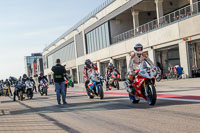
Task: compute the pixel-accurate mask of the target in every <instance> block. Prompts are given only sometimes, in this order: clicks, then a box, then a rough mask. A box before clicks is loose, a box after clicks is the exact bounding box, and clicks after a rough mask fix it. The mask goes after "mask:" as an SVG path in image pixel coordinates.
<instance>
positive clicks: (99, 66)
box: [97, 61, 101, 74]
mask: <svg viewBox="0 0 200 133" xmlns="http://www.w3.org/2000/svg"><path fill="white" fill-rule="evenodd" d="M97 67H98V72H99V73H100V74H101V63H100V61H97Z"/></svg>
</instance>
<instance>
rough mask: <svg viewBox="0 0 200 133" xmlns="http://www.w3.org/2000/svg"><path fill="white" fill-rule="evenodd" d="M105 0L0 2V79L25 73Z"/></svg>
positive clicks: (16, 0) (8, 0)
mask: <svg viewBox="0 0 200 133" xmlns="http://www.w3.org/2000/svg"><path fill="white" fill-rule="evenodd" d="M104 1H105V0H0V62H1V63H0V79H2V78H7V77H9V76H10V75H12V76H16V77H18V76H20V75H22V74H23V73H24V72H25V68H24V56H26V55H30V54H31V53H34V52H41V51H42V50H43V49H44V47H45V46H47V45H49V44H50V43H51V42H53V41H54V40H55V39H56V38H58V37H59V36H60V35H62V34H63V33H64V32H65V31H67V29H69V28H70V27H72V26H73V25H74V24H76V23H77V22H78V21H79V20H81V19H82V18H83V17H84V16H86V15H87V14H88V13H90V12H91V11H92V10H93V9H95V8H96V7H98V6H99V5H100V4H101V3H103V2H104Z"/></svg>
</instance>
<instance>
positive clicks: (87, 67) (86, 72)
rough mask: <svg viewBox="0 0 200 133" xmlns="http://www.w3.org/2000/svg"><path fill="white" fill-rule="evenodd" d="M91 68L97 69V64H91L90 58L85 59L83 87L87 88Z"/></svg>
mask: <svg viewBox="0 0 200 133" xmlns="http://www.w3.org/2000/svg"><path fill="white" fill-rule="evenodd" d="M93 70H96V71H98V68H97V66H96V65H95V64H93V63H92V62H91V60H90V59H86V60H85V66H84V70H83V74H84V78H85V88H88V84H89V82H90V80H89V76H90V74H91V73H92V71H93Z"/></svg>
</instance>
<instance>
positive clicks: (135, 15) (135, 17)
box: [131, 8, 139, 29]
mask: <svg viewBox="0 0 200 133" xmlns="http://www.w3.org/2000/svg"><path fill="white" fill-rule="evenodd" d="M131 14H132V16H133V28H134V29H135V28H137V27H138V26H139V11H135V10H134V9H133V8H132V9H131Z"/></svg>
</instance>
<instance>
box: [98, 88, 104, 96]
mask: <svg viewBox="0 0 200 133" xmlns="http://www.w3.org/2000/svg"><path fill="white" fill-rule="evenodd" d="M98 87H99V96H100V99H103V98H104V93H103V87H102V85H99V86H98Z"/></svg>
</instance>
